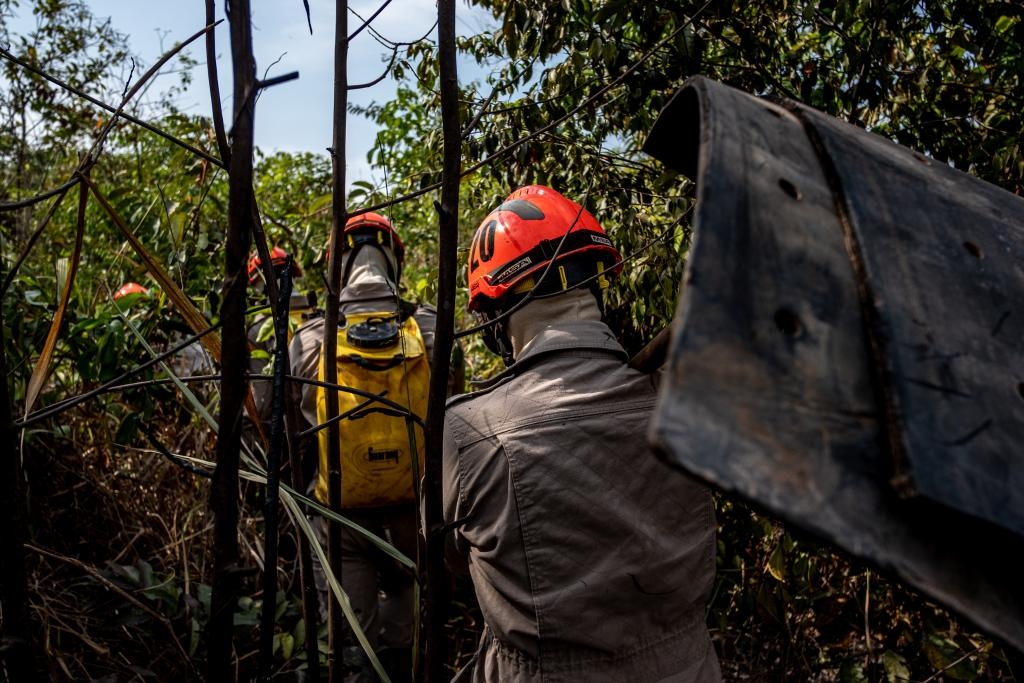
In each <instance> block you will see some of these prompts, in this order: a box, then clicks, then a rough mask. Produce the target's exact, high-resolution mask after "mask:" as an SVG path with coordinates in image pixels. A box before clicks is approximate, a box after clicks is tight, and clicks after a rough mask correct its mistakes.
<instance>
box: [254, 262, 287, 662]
mask: <svg viewBox="0 0 1024 683" xmlns="http://www.w3.org/2000/svg"><path fill="white" fill-rule="evenodd" d="M291 264H292V261H291V258H290V257H289V259H288V262H287V263H286V264H285V267H284V268H283V269H282V271H281V273H282V274H281V287H280V289H279V292H278V299H277V308H276V309H275V310H274V313H273V320H274V380H273V399H272V400H273V404H272V409H271V425H270V447H269V448H268V449H267V492H266V498H265V502H264V506H263V548H264V552H263V613H262V614H261V615H260V676H261V678H262V680H264V681H270V680H271V678H272V676H273V664H274V652H273V647H274V623H275V617H276V616H277V556H278V518H279V510H278V500H279V499H278V497H279V494H280V490H281V477H280V475H281V460H282V458H281V451H282V449H283V448H284V446H285V441H284V436H285V434H284V431H285V424H284V420H285V418H284V415H285V405H284V404H285V380H284V376H285V374H286V373H287V367H286V364H287V362H288V308H289V306H288V304H289V300H290V298H291V295H292V268H291Z"/></svg>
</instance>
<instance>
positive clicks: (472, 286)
mask: <svg viewBox="0 0 1024 683" xmlns="http://www.w3.org/2000/svg"><path fill="white" fill-rule="evenodd" d="M563 239H564V241H563ZM556 251H557V258H556V259H555V260H556V263H558V264H559V266H563V267H560V268H558V269H557V271H556V272H549V274H548V276H547V277H546V278H545V282H548V281H550V282H553V283H557V284H560V285H561V289H569V288H570V287H572V286H574V285H576V284H579V283H580V282H581V281H582V280H585V279H588V278H590V277H592V276H595V275H596V276H598V279H599V280H603V275H604V274H605V273H609V272H610V273H612V274H615V275H618V273H619V271H621V270H622V257H621V256H620V255H619V252H618V250H617V249H616V248H615V247H614V246H612V243H611V240H609V239H608V236H607V235H606V234H605V231H604V229H603V228H602V227H601V224H600V223H598V222H597V219H596V218H594V216H593V215H591V213H590V212H589V211H587V210H586V209H584V208H583V207H581V206H580V205H579V204H577V203H576V202H574V201H572V200H571V199H567V198H566V197H563V196H562V195H561V194H559V193H558V192H555V191H554V190H552V189H551V188H549V187H544V186H543V185H528V186H527V187H523V188H520V189H518V190H516V191H515V192H513V193H512V194H510V195H509V196H508V197H507V198H506V199H505V201H504V202H502V204H501V205H500V206H499V207H498V208H496V209H495V210H494V211H491V213H489V214H488V215H487V217H486V218H484V220H483V222H482V223H481V224H480V227H479V228H477V231H476V235H474V236H473V242H472V244H471V246H470V248H469V310H471V311H476V310H480V309H481V308H482V307H483V308H488V307H490V306H491V305H492V304H493V303H494V302H497V301H500V300H501V299H502V298H503V297H505V296H506V295H507V294H509V293H510V292H511V293H515V294H522V293H525V292H528V291H530V290H531V289H533V287H534V286H535V285H536V284H537V283H536V282H535V280H534V278H535V277H539V276H540V275H541V273H543V272H544V269H545V267H546V266H547V264H548V263H550V262H551V259H552V257H555V254H556ZM582 255H585V256H586V257H587V258H586V259H582V260H581V259H577V258H573V259H570V263H580V262H583V263H586V264H587V265H586V267H585V269H584V270H585V271H586V272H585V273H583V272H580V271H579V269H577V271H578V272H576V273H572V274H568V275H567V273H566V267H568V265H569V264H566V263H564V262H565V261H566V259H567V258H568V257H579V256H582ZM574 267H575V266H574ZM553 270H556V269H553ZM605 284H606V281H604V282H601V285H602V286H604V285H605ZM555 288H556V289H558V287H555Z"/></svg>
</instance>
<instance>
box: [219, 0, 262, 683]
mask: <svg viewBox="0 0 1024 683" xmlns="http://www.w3.org/2000/svg"><path fill="white" fill-rule="evenodd" d="M228 8H229V12H228V14H229V17H230V26H231V57H232V64H233V72H234V119H233V120H234V125H233V126H232V139H231V163H230V165H229V167H228V174H229V175H228V178H229V181H228V182H229V186H228V234H227V240H226V243H225V265H224V271H225V280H224V291H223V295H224V298H223V303H222V304H221V322H222V325H223V354H222V358H221V383H220V392H221V411H220V420H219V436H218V439H217V468H216V470H215V471H214V476H213V486H212V489H211V491H210V507H211V508H212V509H213V513H214V548H215V551H214V553H215V554H214V570H213V571H214V574H213V596H212V599H211V609H210V620H209V622H208V624H207V642H208V645H209V655H208V660H207V680H210V681H230V680H233V679H234V675H233V674H232V672H231V654H232V642H233V639H232V631H233V628H234V624H233V620H234V607H235V605H236V604H237V602H238V592H239V580H240V577H241V568H240V567H239V552H238V461H239V449H240V439H241V428H242V409H243V406H244V403H245V396H246V393H247V386H246V382H245V373H246V370H247V368H248V365H249V349H248V344H247V341H246V335H245V304H246V301H245V295H246V291H245V290H246V285H247V284H248V278H247V276H246V261H247V258H248V255H249V242H250V232H251V224H252V211H253V206H252V175H253V174H252V162H253V109H254V106H253V103H254V102H255V92H254V91H255V88H256V65H255V62H254V60H253V54H252V21H251V13H250V5H249V0H229V2H228Z"/></svg>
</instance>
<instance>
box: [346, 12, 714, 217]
mask: <svg viewBox="0 0 1024 683" xmlns="http://www.w3.org/2000/svg"><path fill="white" fill-rule="evenodd" d="M712 2H714V0H707V2H705V3H704V4H703V5H701V7H700V8H699V9H698V10H697V11H696V12H695V13H694V14H693V16H691V17H690V18H689V19H687V21H686V22H684V23H683V24H681V25H680V26H679V27H677V28H676V29H675V30H674V31H672V33H670V34H668V35H667V36H665V37H664V38H662V39H661V40H659V41H658V42H657V43H656V44H655V45H654V47H652V48H651V49H650V50H648V51H647V52H645V53H644V54H643V55H641V56H640V57H639V58H637V60H636V61H635V62H633V64H631V65H630V66H629V68H627V69H626V70H625V71H623V72H622V73H621V74H619V76H617V77H616V78H614V79H613V80H611V81H609V82H608V83H607V84H606V85H605V86H604V87H602V88H601V89H600V90H598V91H597V92H596V93H594V94H593V95H591V96H590V97H588V98H587V99H585V100H583V101H582V102H581V103H579V104H578V105H576V106H575V107H573V108H572V110H571V111H569V112H568V113H566V114H565V115H563V116H560V117H558V118H557V119H555V120H554V121H552V122H551V123H548V124H547V125H545V126H542V127H541V128H538V129H537V130H535V131H533V132H532V133H529V134H527V135H524V136H523V137H521V138H519V139H518V140H514V141H512V142H510V143H509V144H507V145H505V146H504V147H502V148H501V149H499V150H497V151H496V152H494V153H493V154H491V155H490V156H488V157H487V158H486V159H482V160H480V161H478V162H477V163H475V164H473V165H471V166H467V167H465V168H464V169H463V170H462V172H461V173H460V174H459V177H460V178H465V177H466V176H469V175H472V174H473V173H476V172H477V171H479V170H480V169H481V168H483V167H484V166H488V165H490V164H492V163H494V162H496V161H497V160H498V159H500V158H502V157H504V156H505V155H507V154H509V153H510V152H512V151H514V150H515V149H516V148H518V147H520V146H521V145H524V144H526V143H527V142H530V141H531V140H533V139H534V138H537V137H539V136H540V135H543V134H544V133H547V132H548V131H549V130H552V129H554V128H557V127H558V126H560V125H562V124H563V123H565V122H566V121H567V120H569V119H571V118H572V117H574V116H576V114H578V113H579V112H581V111H583V110H584V109H586V108H587V107H589V106H591V105H593V104H594V103H595V102H597V101H598V100H599V99H601V98H602V97H604V96H605V95H606V94H607V93H608V91H609V90H612V89H613V88H615V87H617V86H619V85H621V84H622V82H623V81H625V80H626V78H628V77H629V76H631V75H632V74H633V72H635V71H636V70H637V69H639V68H640V67H641V66H642V65H643V64H644V62H646V61H647V60H648V59H650V58H651V57H652V56H653V55H654V54H655V52H657V51H658V50H660V49H661V48H662V46H664V45H666V44H667V43H669V42H670V41H672V40H673V39H674V38H675V37H676V36H677V35H679V33H680V32H681V31H682V30H683V29H685V28H686V27H688V26H690V25H691V24H692V23H693V22H694V21H695V20H696V19H697V17H699V16H700V15H701V14H702V13H703V12H704V10H706V9H707V8H708V7H709V6H710V5H711V3H712ZM440 187H441V182H440V181H438V182H436V183H432V184H430V185H427V186H426V187H422V188H420V189H419V190H416V191H414V192H410V193H408V194H405V195H402V196H401V197H396V198H394V199H390V200H388V201H385V202H381V203H379V204H374V205H372V206H368V207H365V208H362V209H359V210H358V211H353V212H352V214H351V215H358V214H362V213H367V212H369V211H380V210H382V209H386V208H388V207H389V206H394V205H395V204H400V203H402V202H405V201H408V200H410V199H415V198H416V197H421V196H423V195H425V194H427V193H428V192H433V191H434V190H436V189H438V188H440Z"/></svg>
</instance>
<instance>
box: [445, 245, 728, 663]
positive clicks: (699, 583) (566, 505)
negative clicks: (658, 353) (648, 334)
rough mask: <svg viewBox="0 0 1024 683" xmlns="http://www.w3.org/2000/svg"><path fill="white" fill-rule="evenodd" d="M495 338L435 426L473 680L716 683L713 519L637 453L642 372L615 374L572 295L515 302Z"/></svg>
mask: <svg viewBox="0 0 1024 683" xmlns="http://www.w3.org/2000/svg"><path fill="white" fill-rule="evenodd" d="M471 256H472V255H471ZM503 333H504V336H505V345H506V346H507V347H510V348H509V351H510V353H509V356H511V357H512V358H514V363H513V364H512V365H511V367H510V368H509V369H508V370H506V371H505V372H504V373H502V374H500V375H498V376H497V377H496V378H494V379H493V380H492V381H491V382H490V383H489V384H488V386H487V387H486V388H485V389H483V390H482V391H479V392H476V393H474V394H469V395H467V396H464V397H459V398H456V399H453V400H452V401H451V402H449V405H448V410H447V413H446V419H445V444H444V451H445V462H444V465H445V468H444V469H445V481H444V491H445V499H444V503H445V519H446V521H447V522H449V523H453V524H454V525H455V526H456V529H455V531H454V533H453V537H452V544H451V545H450V551H453V552H450V553H449V558H450V563H452V564H458V563H460V562H462V563H466V564H468V570H469V572H470V575H471V577H472V579H473V585H474V588H475V590H476V593H477V598H478V600H479V603H480V607H481V611H482V613H483V616H484V621H485V622H486V626H487V630H486V632H485V634H484V638H483V640H482V642H481V646H480V652H479V655H478V660H477V663H476V667H475V672H474V680H477V681H526V680H544V681H562V680H564V681H630V682H638V683H642V682H644V681H652V682H653V681H700V682H702V683H703V682H705V681H706V682H711V681H717V680H719V679H720V674H719V672H718V664H717V658H716V656H715V653H714V649H713V648H712V645H711V641H710V637H709V635H708V631H707V628H706V626H705V624H704V606H705V602H706V600H707V598H708V595H709V593H710V590H711V584H712V581H713V577H714V556H715V547H714V534H715V523H714V512H713V508H712V504H711V498H710V494H709V493H708V491H707V490H705V489H704V488H703V487H701V486H699V485H698V484H696V483H695V482H694V481H693V480H691V479H690V478H688V477H686V476H685V475H683V474H682V473H680V472H679V471H677V470H675V469H673V468H671V467H670V466H668V465H666V464H665V463H664V462H662V461H660V460H659V459H658V458H657V457H655V455H654V454H653V453H652V452H651V450H650V448H649V446H648V440H647V425H648V420H649V418H650V415H651V412H652V409H653V407H654V403H655V400H656V393H657V389H656V386H655V382H656V375H647V374H643V373H640V372H638V371H636V370H633V369H631V368H630V367H629V366H628V365H627V363H626V357H625V353H624V351H623V350H622V348H621V346H619V344H618V343H617V342H616V340H615V338H614V335H613V334H612V332H611V330H610V329H609V328H608V327H607V326H606V325H605V324H604V323H603V322H601V313H600V310H599V308H598V305H597V300H596V299H595V297H594V296H593V295H592V293H591V292H590V291H588V290H587V289H575V290H571V291H567V292H564V293H561V294H558V295H557V296H551V297H550V298H539V299H534V300H531V301H529V302H527V303H526V304H525V305H524V306H522V307H521V308H517V309H515V310H514V312H512V313H511V315H510V316H508V318H507V321H506V322H505V323H504V329H503Z"/></svg>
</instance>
